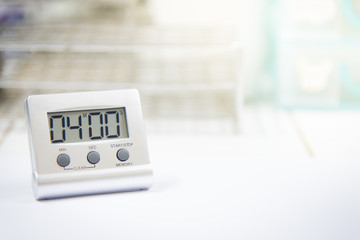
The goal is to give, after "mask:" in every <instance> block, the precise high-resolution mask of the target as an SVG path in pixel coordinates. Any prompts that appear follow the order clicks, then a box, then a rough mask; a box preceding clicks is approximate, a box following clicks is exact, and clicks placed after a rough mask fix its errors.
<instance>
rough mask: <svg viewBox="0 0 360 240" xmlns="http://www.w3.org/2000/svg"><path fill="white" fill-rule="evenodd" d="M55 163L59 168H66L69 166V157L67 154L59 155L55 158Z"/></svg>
mask: <svg viewBox="0 0 360 240" xmlns="http://www.w3.org/2000/svg"><path fill="white" fill-rule="evenodd" d="M57 163H58V164H59V166H60V167H66V166H67V165H69V164H70V157H69V155H67V154H64V153H63V154H60V155H59V156H58V157H57Z"/></svg>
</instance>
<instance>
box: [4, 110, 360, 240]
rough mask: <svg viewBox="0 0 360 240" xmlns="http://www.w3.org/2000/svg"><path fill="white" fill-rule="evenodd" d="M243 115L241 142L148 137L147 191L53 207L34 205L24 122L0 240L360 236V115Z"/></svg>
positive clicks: (14, 148) (11, 161) (13, 138)
mask: <svg viewBox="0 0 360 240" xmlns="http://www.w3.org/2000/svg"><path fill="white" fill-rule="evenodd" d="M245 116H246V118H245V119H244V126H245V128H244V132H243V134H242V135H238V136H233V135H226V134H225V135H221V134H220V135H203V136H196V135H186V134H178V135H166V134H165V135H156V134H155V135H154V134H152V133H150V134H149V147H150V153H151V161H152V164H153V168H154V173H155V175H154V179H155V183H154V185H153V187H152V188H151V189H150V190H148V191H138V192H127V193H114V194H105V195H96V196H83V197H76V198H64V199H57V200H48V201H36V200H35V199H34V198H33V195H32V190H31V166H30V159H29V152H28V147H27V135H26V128H25V126H24V123H23V120H22V119H20V120H16V121H15V122H13V125H12V126H11V128H10V130H9V133H8V134H7V135H6V139H2V142H1V144H0V163H1V164H0V239H1V240H3V239H4V240H7V239H55V240H56V239H59V240H60V239H61V240H63V239H306V240H309V239H310V240H312V239H314V240H315V239H316V240H318V239H341V240H343V239H346V240H353V239H354V240H355V239H360V227H359V226H360V188H359V183H360V161H359V159H360V157H359V156H360V155H359V151H360V147H358V146H360V142H359V136H360V127H359V126H360V125H359V126H358V124H357V123H358V122H359V121H357V120H359V119H360V114H359V113H345V114H343V113H342V114H333V113H316V114H314V113H310V114H308V113H307V112H304V113H299V112H297V113H294V114H293V117H294V119H295V121H296V122H295V123H294V122H291V121H290V120H291V118H289V117H288V113H284V112H278V111H267V110H262V109H260V110H254V109H250V110H248V111H247V112H246V115H245ZM329 116H330V117H329ZM289 119H290V120H289ZM2 123H4V126H6V121H2ZM347 123H348V124H347ZM294 125H297V126H295V127H294ZM334 126H336V127H334ZM2 129H6V127H4V128H2ZM0 130H1V129H0ZM150 132H151V131H150ZM330 133H331V134H330ZM299 134H300V135H302V136H299ZM306 144H308V146H307V147H308V148H307V147H306ZM309 150H310V151H311V152H312V155H311V154H310V152H309ZM311 156H312V157H311Z"/></svg>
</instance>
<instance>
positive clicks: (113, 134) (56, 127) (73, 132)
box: [47, 107, 129, 143]
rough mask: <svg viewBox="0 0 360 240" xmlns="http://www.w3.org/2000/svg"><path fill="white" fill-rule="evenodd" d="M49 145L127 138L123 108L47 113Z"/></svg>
mask: <svg viewBox="0 0 360 240" xmlns="http://www.w3.org/2000/svg"><path fill="white" fill-rule="evenodd" d="M47 115H48V122H49V133H50V140H51V143H74V142H89V141H95V140H111V139H117V138H128V137H129V133H128V128H127V121H126V111H125V108H124V107H122V108H111V109H91V110H84V111H69V112H51V113H48V114H47Z"/></svg>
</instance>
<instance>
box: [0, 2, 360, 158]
mask: <svg viewBox="0 0 360 240" xmlns="http://www.w3.org/2000/svg"><path fill="white" fill-rule="evenodd" d="M359 53H360V2H359V1H353V0H302V1H299V0H287V1H285V0H256V1H245V0H222V1H220V0H198V1H190V0H182V1H180V0H83V1H75V0H48V1H42V0H31V1H29V0H27V1H24V0H23V1H21V0H12V1H5V0H2V1H1V3H0V148H2V149H3V150H4V149H5V151H7V150H8V149H11V148H12V146H13V144H11V141H10V140H8V139H9V138H10V139H11V136H12V135H11V134H14V132H15V133H16V132H18V133H19V134H23V135H25V134H26V130H25V127H24V124H23V115H24V114H23V101H24V99H25V98H26V96H27V95H29V94H41V93H55V92H73V91H89V90H106V89H120V88H137V89H139V91H140V94H141V98H142V104H143V111H144V116H145V120H146V127H147V129H148V132H149V134H150V135H151V136H158V135H165V136H166V138H165V139H168V138H169V137H170V138H171V137H173V140H174V141H177V139H181V140H178V141H183V139H182V138H181V136H182V137H183V138H184V139H188V136H189V135H190V136H206V137H205V138H206V139H209V138H208V136H211V137H213V138H214V139H215V140H217V139H218V137H224V136H225V137H227V138H226V139H227V140H226V141H228V143H224V144H223V145H224V146H228V149H223V148H220V150H221V151H233V149H238V146H240V145H241V144H242V145H243V146H245V147H244V148H243V149H242V152H241V154H264V155H269V154H270V155H271V154H273V155H279V154H280V155H281V154H285V153H286V154H289V155H300V156H301V155H307V156H308V155H310V156H328V155H329V156H333V155H334V154H335V155H336V154H337V155H339V156H343V154H351V155H355V156H358V154H359V153H360V150H359V149H360V147H359V144H360V137H359V133H360V130H359V126H358V125H359V124H358V123H359V120H360V117H359V113H358V109H359V107H360V70H359V67H358V66H357V64H358V57H359ZM229 138H230V139H229ZM14 139H17V138H16V137H15V138H14ZM155 139H156V137H155ZM215 140H214V141H215ZM159 141H160V142H161V141H163V140H161V139H159ZM202 141H204V140H202ZM207 141H210V140H207ZM222 141H225V140H224V139H223V140H222ZM6 142H8V144H7V143H6ZM154 142H156V140H154ZM334 145H335V146H336V147H335V148H333V147H332V146H334ZM175 146H176V144H174V148H175ZM204 146H206V144H204ZM247 146H249V147H247ZM155 148H156V147H155ZM258 149H262V151H258ZM241 154H240V155H241Z"/></svg>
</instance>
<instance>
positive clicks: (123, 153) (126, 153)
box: [116, 148, 129, 161]
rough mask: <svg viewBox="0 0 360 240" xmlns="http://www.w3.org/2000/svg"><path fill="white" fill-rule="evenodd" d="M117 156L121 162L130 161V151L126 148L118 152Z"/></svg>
mask: <svg viewBox="0 0 360 240" xmlns="http://www.w3.org/2000/svg"><path fill="white" fill-rule="evenodd" d="M116 156H117V158H118V159H119V160H120V161H126V160H128V159H129V151H128V150H126V149H125V148H122V149H120V150H119V151H117V153H116Z"/></svg>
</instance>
